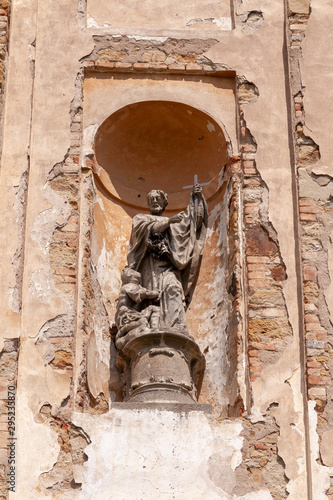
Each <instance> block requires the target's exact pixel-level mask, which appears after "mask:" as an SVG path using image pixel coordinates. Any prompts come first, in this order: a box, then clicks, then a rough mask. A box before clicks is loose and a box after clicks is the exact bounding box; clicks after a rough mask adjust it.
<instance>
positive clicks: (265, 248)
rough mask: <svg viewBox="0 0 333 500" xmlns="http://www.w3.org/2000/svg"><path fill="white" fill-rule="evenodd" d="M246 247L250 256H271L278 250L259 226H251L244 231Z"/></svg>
mask: <svg viewBox="0 0 333 500" xmlns="http://www.w3.org/2000/svg"><path fill="white" fill-rule="evenodd" d="M246 247H247V253H248V254H250V255H261V256H263V255H267V256H268V255H273V254H275V253H277V251H278V249H277V246H276V244H275V243H274V241H272V240H271V239H270V238H269V236H268V233H267V232H266V231H265V230H264V229H263V228H262V227H261V226H260V225H259V224H257V225H255V226H252V227H251V228H248V229H247V230H246Z"/></svg>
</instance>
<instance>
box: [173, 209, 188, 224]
mask: <svg viewBox="0 0 333 500" xmlns="http://www.w3.org/2000/svg"><path fill="white" fill-rule="evenodd" d="M184 215H185V212H179V214H177V215H173V216H172V217H170V219H169V224H176V223H177V222H181V221H182V220H183V217H184Z"/></svg>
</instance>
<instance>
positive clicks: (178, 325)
mask: <svg viewBox="0 0 333 500" xmlns="http://www.w3.org/2000/svg"><path fill="white" fill-rule="evenodd" d="M147 201H148V207H149V210H150V214H139V215H136V216H135V217H134V218H133V226H132V233H131V239H130V243H129V248H128V254H127V264H128V265H127V267H125V269H124V270H123V272H122V276H121V280H122V286H121V289H120V295H119V298H118V304H117V309H116V315H115V323H116V327H117V335H116V346H117V348H118V354H117V367H118V370H119V371H120V373H121V375H122V377H123V381H124V387H123V390H124V400H125V401H130V402H139V403H142V402H144V403H147V402H148V403H150V402H152V403H160V402H170V403H182V404H184V403H191V404H192V403H193V402H196V401H197V398H198V394H199V392H200V386H201V382H202V378H203V374H204V369H205V358H204V356H203V354H202V353H201V351H200V348H199V346H198V345H197V344H196V342H195V341H194V339H192V338H191V337H190V336H189V334H188V331H187V324H186V316H185V311H186V307H187V306H188V304H189V301H190V299H191V296H192V293H193V289H194V286H195V283H196V279H197V275H198V271H199V265H200V254H201V251H202V249H203V245H204V243H205V237H206V229H207V204H206V201H205V199H204V197H203V194H202V189H201V186H200V185H199V184H195V185H194V186H193V190H192V193H191V197H190V203H189V205H188V207H187V211H186V212H180V213H179V214H177V215H174V216H172V217H164V216H163V212H164V209H165V207H166V206H167V204H168V197H167V194H166V193H164V192H163V191H160V190H153V191H151V192H150V193H149V194H148V197H147Z"/></svg>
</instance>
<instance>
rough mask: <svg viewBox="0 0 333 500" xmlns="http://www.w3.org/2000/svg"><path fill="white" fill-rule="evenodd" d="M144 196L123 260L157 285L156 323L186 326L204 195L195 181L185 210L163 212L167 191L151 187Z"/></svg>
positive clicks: (148, 285) (149, 286) (201, 230)
mask: <svg viewBox="0 0 333 500" xmlns="http://www.w3.org/2000/svg"><path fill="white" fill-rule="evenodd" d="M147 201H148V206H149V210H150V214H139V215H136V216H135V217H134V219H133V226H132V234H131V239H130V244H129V249H128V256H127V259H128V266H129V268H130V269H134V270H136V271H138V272H139V273H140V274H141V276H142V285H143V286H144V287H145V288H147V289H149V290H159V291H160V309H161V317H160V326H162V327H172V328H177V329H178V330H180V331H183V332H186V331H187V325H186V317H185V310H186V305H188V303H189V300H190V298H191V295H192V293H193V288H194V285H195V281H196V278H197V273H198V267H199V260H200V254H201V251H202V248H203V245H204V242H205V237H206V227H207V205H206V201H205V199H204V197H203V194H202V188H201V186H200V185H198V184H197V185H195V186H194V188H193V191H192V194H191V199H190V203H189V206H188V208H187V212H186V213H185V212H180V213H179V214H177V215H174V216H173V217H170V218H168V217H164V216H163V212H164V209H165V208H166V206H167V205H168V197H167V195H166V193H164V192H163V191H160V190H153V191H151V192H150V193H149V194H148V197H147Z"/></svg>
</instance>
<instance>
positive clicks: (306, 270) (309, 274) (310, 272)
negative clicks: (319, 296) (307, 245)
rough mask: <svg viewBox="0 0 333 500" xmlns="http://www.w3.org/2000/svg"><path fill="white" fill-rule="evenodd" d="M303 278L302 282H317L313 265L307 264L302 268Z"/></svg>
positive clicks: (315, 269)
mask: <svg viewBox="0 0 333 500" xmlns="http://www.w3.org/2000/svg"><path fill="white" fill-rule="evenodd" d="M303 278H304V281H316V280H317V268H316V266H314V265H311V264H307V265H304V266H303Z"/></svg>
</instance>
